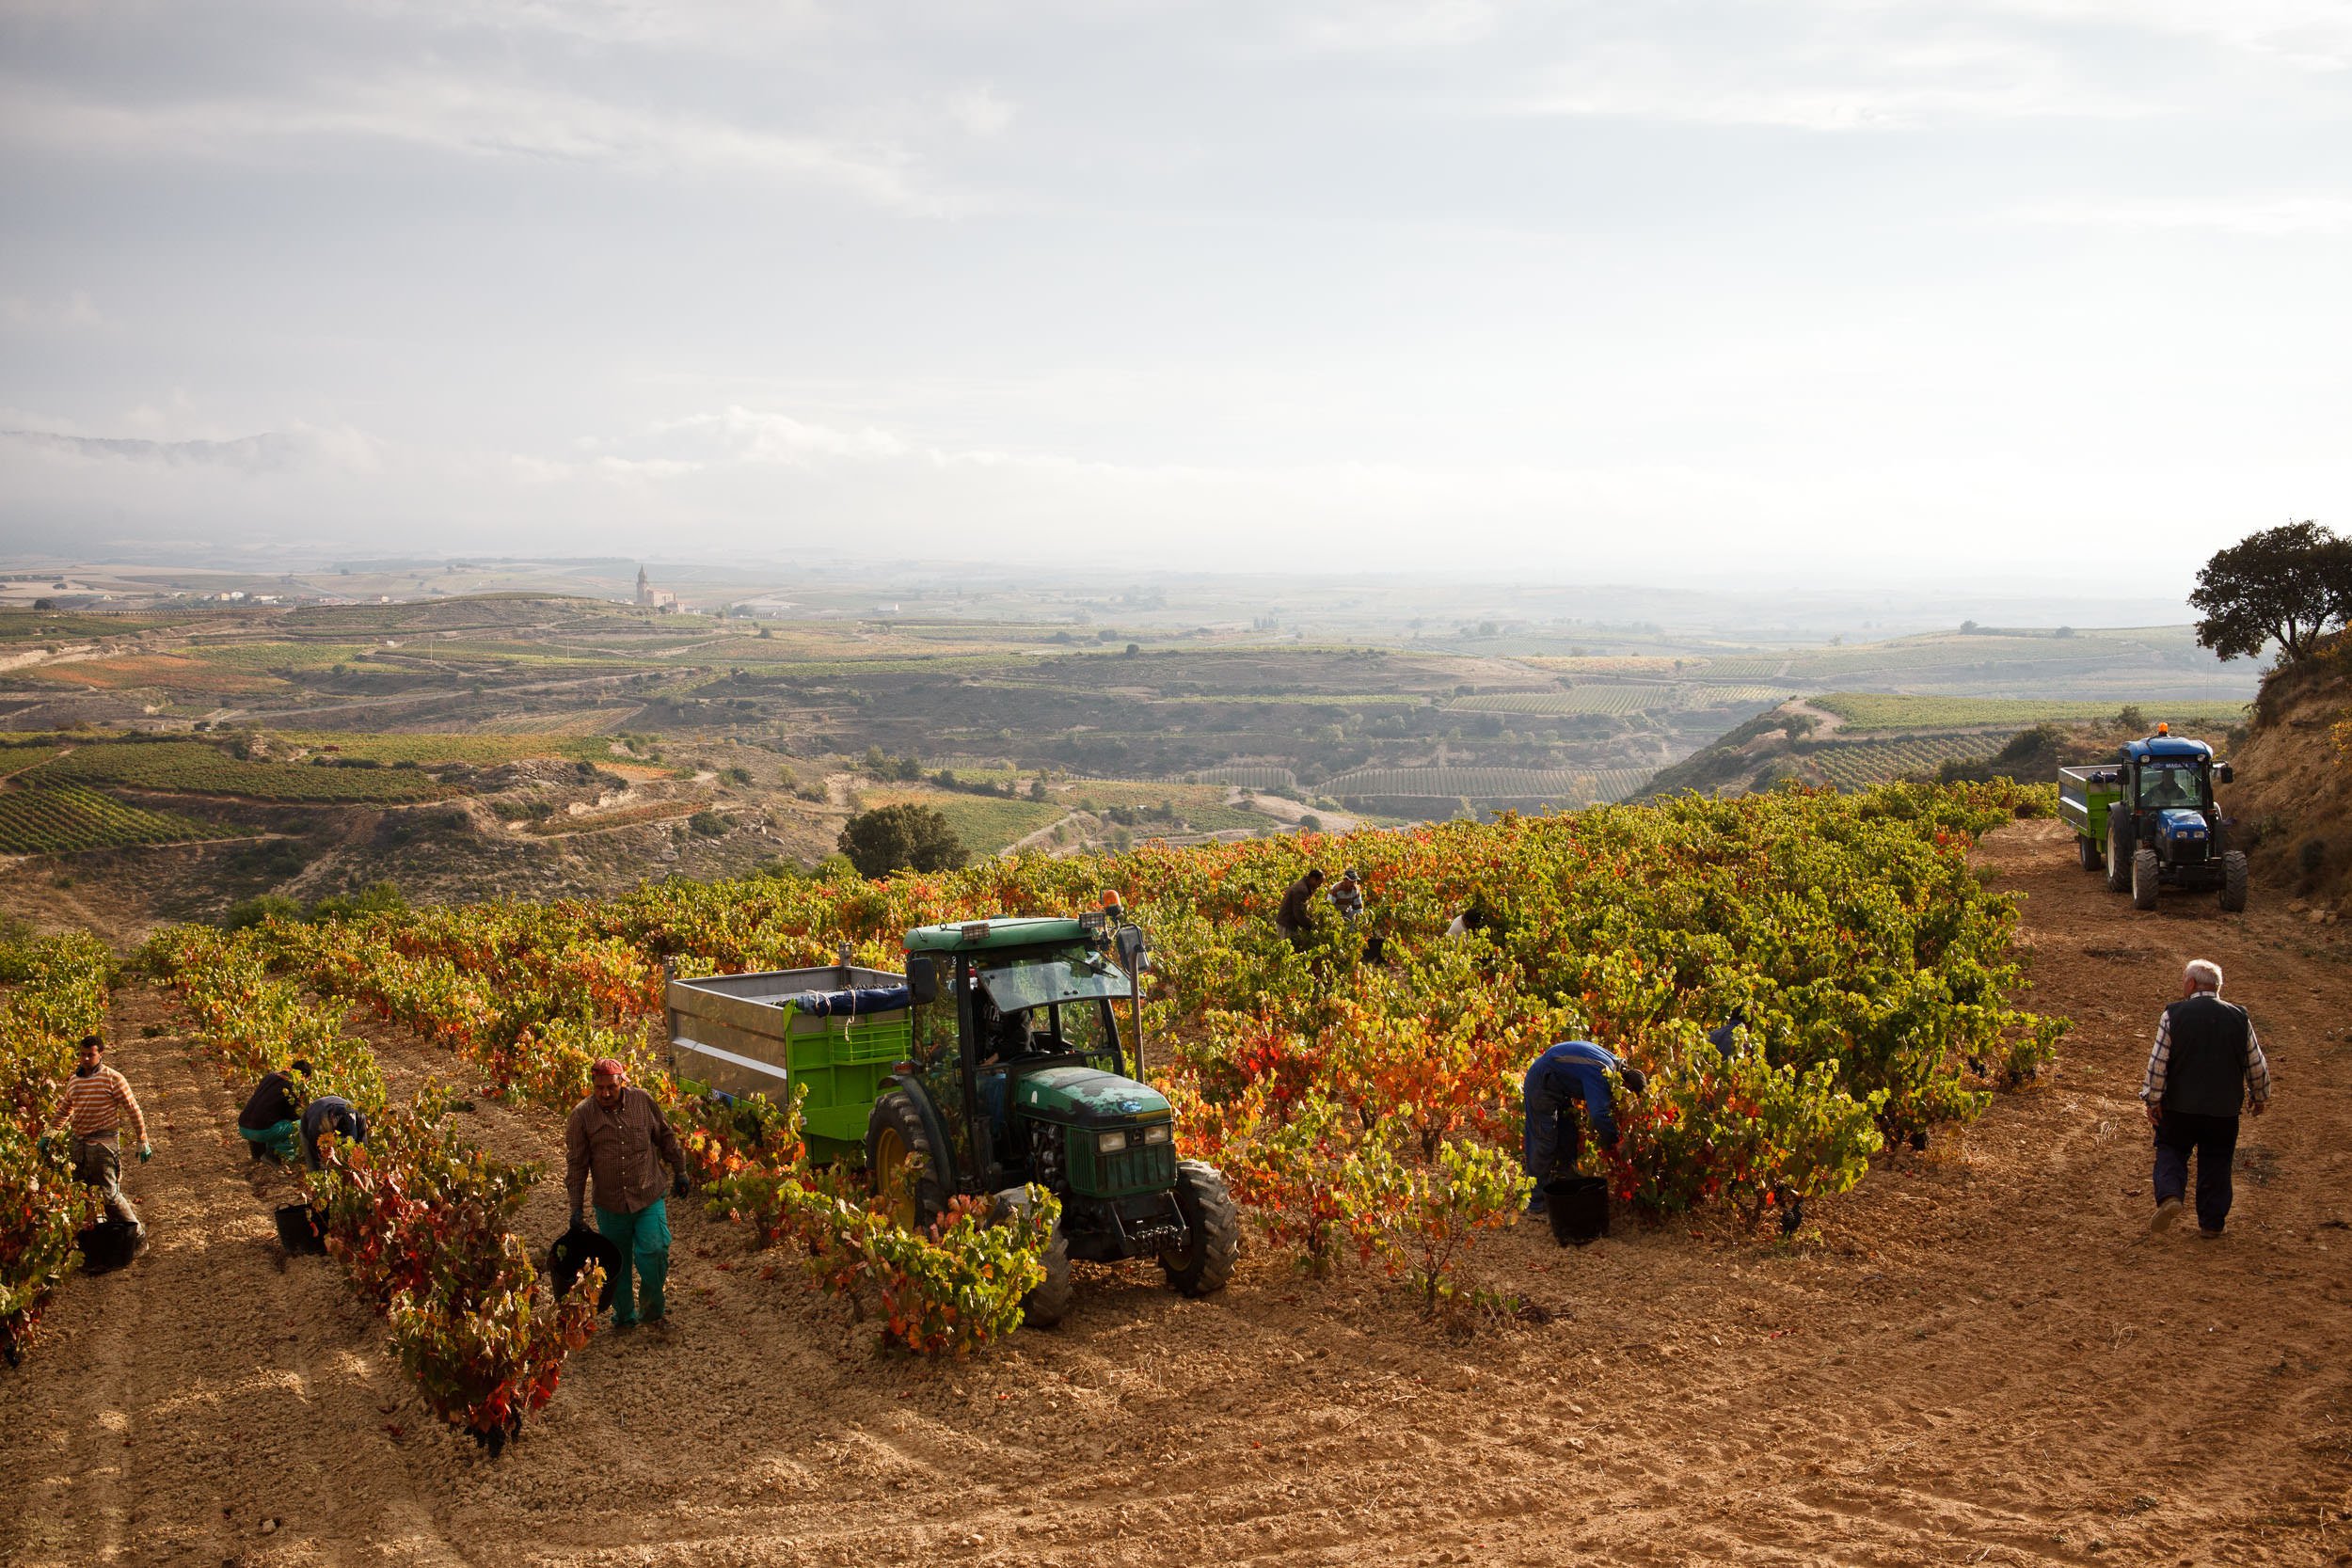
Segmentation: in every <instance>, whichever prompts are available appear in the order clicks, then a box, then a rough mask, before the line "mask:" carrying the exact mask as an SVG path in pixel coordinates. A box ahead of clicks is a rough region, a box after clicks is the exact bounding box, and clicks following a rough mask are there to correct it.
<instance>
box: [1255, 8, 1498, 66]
mask: <svg viewBox="0 0 2352 1568" xmlns="http://www.w3.org/2000/svg"><path fill="white" fill-rule="evenodd" d="M1499 19H1500V18H1499V13H1498V11H1497V9H1496V8H1495V6H1494V5H1493V4H1492V0H1375V3H1373V4H1369V5H1366V4H1356V5H1349V6H1343V7H1339V8H1331V9H1326V10H1322V11H1318V12H1317V13H1316V14H1314V15H1312V16H1309V17H1306V18H1304V19H1302V20H1301V21H1299V22H1297V23H1296V24H1295V36H1296V38H1297V40H1298V41H1299V42H1301V43H1303V44H1305V45H1306V46H1307V47H1308V48H1310V49H1315V50H1327V51H1331V52H1334V53H1338V52H1346V51H1358V50H1361V51H1385V50H1414V49H1445V48H1455V47H1459V46H1461V45H1464V44H1470V43H1477V42H1481V41H1483V40H1486V39H1487V38H1489V37H1491V36H1492V35H1493V33H1494V31H1495V27H1496V24H1497V22H1498V21H1499Z"/></svg>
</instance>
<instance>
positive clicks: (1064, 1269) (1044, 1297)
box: [1021, 1225, 1073, 1328]
mask: <svg viewBox="0 0 2352 1568" xmlns="http://www.w3.org/2000/svg"><path fill="white" fill-rule="evenodd" d="M1038 1261H1039V1262H1041V1263H1042V1264H1044V1265H1045V1277H1044V1278H1043V1279H1042V1280H1041V1281H1039V1283H1038V1285H1037V1288H1036V1289H1034V1290H1032V1291H1030V1292H1029V1293H1028V1294H1027V1295H1025V1296H1023V1297H1022V1298H1021V1321H1022V1322H1023V1323H1027V1324H1028V1325H1029V1326H1030V1327H1032V1328H1051V1327H1053V1326H1054V1325H1055V1324H1056V1323H1059V1322H1061V1321H1062V1319H1063V1318H1064V1317H1066V1316H1068V1315H1069V1312H1070V1303H1071V1298H1072V1294H1073V1291H1072V1288H1071V1284H1070V1238H1069V1236H1068V1235H1066V1234H1064V1232H1063V1230H1062V1227H1060V1226H1059V1225H1056V1226H1055V1227H1054V1239H1053V1240H1052V1241H1051V1242H1049V1243H1046V1246H1045V1250H1044V1251H1043V1252H1041V1253H1040V1254H1038Z"/></svg>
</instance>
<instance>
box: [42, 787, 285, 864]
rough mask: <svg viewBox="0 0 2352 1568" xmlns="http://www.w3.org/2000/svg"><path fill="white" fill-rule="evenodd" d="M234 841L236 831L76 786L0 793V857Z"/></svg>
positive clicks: (237, 833)
mask: <svg viewBox="0 0 2352 1568" xmlns="http://www.w3.org/2000/svg"><path fill="white" fill-rule="evenodd" d="M239 836H242V835H241V834H240V833H239V832H237V831H236V830H235V829H231V828H223V827H219V826H217V825H215V824H214V823H210V822H199V821H196V820H194V819H192V818H189V817H185V816H177V815H174V814H172V813H169V812H160V811H145V810H142V809H141V808H139V807H137V806H132V805H125V804H124V803H123V802H122V801H120V800H116V799H114V798H113V797H112V796H110V795H102V794H100V793H99V792H98V791H97V790H94V789H87V788H84V787H83V786H82V785H80V784H48V785H44V786H42V787H40V788H37V789H8V790H0V855H48V854H68V853H72V852H73V851H75V850H81V849H110V848H116V847H120V846H123V845H128V844H173V843H181V842H184V841H187V840H190V839H213V838H236V837H239Z"/></svg>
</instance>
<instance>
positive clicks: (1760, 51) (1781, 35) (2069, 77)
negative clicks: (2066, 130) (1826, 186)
mask: <svg viewBox="0 0 2352 1568" xmlns="http://www.w3.org/2000/svg"><path fill="white" fill-rule="evenodd" d="M1828 9H1835V8H1828ZM1808 16H1809V17H1810V19H1811V22H1812V25H1806V24H1805V21H1806V19H1807V17H1808ZM1788 17H1789V19H1790V20H1791V22H1792V23H1794V24H1792V25H1788V26H1786V27H1784V28H1781V29H1779V30H1776V31H1775V32H1774V33H1773V34H1772V35H1769V36H1766V37H1762V38H1744V39H1743V38H1738V37H1736V36H1735V37H1732V38H1726V39H1725V40H1723V41H1722V42H1721V44H1719V45H1718V46H1716V47H1711V48H1710V47H1705V46H1701V47H1688V46H1685V45H1684V44H1683V43H1682V41H1681V40H1675V39H1671V38H1663V37H1661V36H1659V35H1657V34H1655V33H1649V34H1644V35H1641V36H1628V37H1601V38H1593V39H1588V40H1579V41H1578V42H1577V43H1576V44H1574V45H1573V46H1571V47H1570V48H1569V49H1568V50H1567V51H1566V52H1565V54H1566V57H1565V59H1564V60H1563V61H1562V62H1561V63H1560V64H1558V65H1556V66H1554V67H1552V68H1551V69H1550V70H1549V71H1548V72H1547V73H1546V78H1545V81H1544V85H1543V86H1542V87H1539V88H1538V89H1536V90H1535V91H1534V92H1532V93H1529V94H1526V95H1522V96H1521V97H1519V98H1518V99H1517V100H1516V101H1515V106H1516V107H1517V108H1518V109H1519V110H1520V111H1521V112H1523V113H1531V114H1543V115H1573V116H1587V117H1609V118H1618V119H1657V120H1668V121H1682V122H1687V123H1692V124H1703V125H1756V126H1775V127H1784V128H1788V129H1792V130H1805V131H1872V130H1908V129H1912V128H1915V127H1919V126H1924V125H1930V124H1937V123H1944V122H1948V121H1954V120H1988V119H1991V120H1999V119H2122V118H2128V117H2132V116H2137V115H2141V114H2146V113H2149V112H2152V110H2153V105H2152V104H2150V103H2145V102H2143V101H2141V100H2140V99H2138V98H2137V96H2135V95H2134V94H2132V93H2130V92H2128V91H2124V90H2121V89H2117V88H2112V87H2106V86H2105V85H2104V84H2102V83H2099V82H2097V81H2095V80H2092V79H2090V78H2089V77H2087V76H2086V75H2085V74H2084V72H2083V71H2082V70H2081V69H2080V67H2079V66H2078V64H2077V63H2076V62H2075V61H2074V60H2073V59H2071V58H2070V57H2069V56H2068V55H2066V54H2065V53H2064V52H2062V51H2060V50H2059V49H2058V48H2056V47H2054V46H2052V45H2049V44H2047V43H2044V42H2042V41H2041V40H2034V39H2031V38H2025V37H2018V36H2015V35H2014V34H2013V33H2004V32H1997V31H1987V30H1984V29H1981V28H1976V27H1963V26H1953V25H1949V24H1919V23H1915V22H1913V21H1911V20H1909V19H1907V18H1903V17H1894V18H1886V19H1883V21H1879V22H1866V21H1864V20H1862V19H1858V18H1854V17H1851V16H1849V17H1846V18H1842V19H1841V18H1836V17H1831V16H1829V15H1827V14H1826V11H1825V8H1820V7H1816V8H1812V9H1811V10H1810V11H1809V12H1808V11H1807V10H1806V9H1805V8H1797V9H1794V10H1792V11H1791V12H1789V13H1788Z"/></svg>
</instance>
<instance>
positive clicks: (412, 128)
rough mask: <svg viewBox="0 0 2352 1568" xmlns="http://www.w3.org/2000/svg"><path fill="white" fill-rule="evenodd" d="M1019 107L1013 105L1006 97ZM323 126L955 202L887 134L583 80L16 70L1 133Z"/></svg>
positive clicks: (223, 137) (199, 136) (132, 134)
mask: <svg viewBox="0 0 2352 1568" xmlns="http://www.w3.org/2000/svg"><path fill="white" fill-rule="evenodd" d="M1005 112H1006V113H1007V114H1009V109H1008V110H1006V111H1005ZM322 138H361V139H372V140H377V141H384V142H390V143H395V144H398V145H403V146H407V147H415V148H423V149H427V150H434V151H439V152H445V153H451V154H455V155H459V156H464V157H475V158H495V159H532V160H541V161H548V162H562V163H577V164H589V165H599V166H609V167H613V168H618V169H622V170H626V171H629V172H634V173H639V174H651V175H662V174H675V173H680V172H692V173H717V174H749V175H754V176H760V177H768V178H778V179H784V180H789V181H794V182H803V183H808V184H814V185H819V186H824V187H828V188H831V189H833V190H836V191H839V192H841V193H842V194H844V195H847V196H850V197H852V198H857V199H859V200H863V201H866V202H867V203H870V204H872V205H874V206H878V207H886V208H893V209H897V210H899V211H905V212H915V213H925V214H945V213H948V212H952V211H956V210H959V209H960V208H961V205H962V203H961V202H959V201H958V200H956V199H954V198H950V197H949V196H948V195H946V194H945V193H943V192H939V191H935V190H930V189H927V188H925V187H924V186H923V185H922V184H921V183H920V182H918V181H917V180H916V178H915V177H914V172H913V167H912V165H913V160H912V159H911V158H910V157H909V156H908V154H906V153H905V152H904V151H902V150H899V149H898V148H897V147H895V146H892V145H889V144H887V143H879V142H877V143H857V142H850V141H846V140H839V139H833V138H828V137H825V136H820V135H803V134H798V133H793V132H787V131H782V130H776V129H771V128H768V127H764V126H755V125H749V124H744V123H739V122H737V121H734V120H729V119H719V118H713V117H710V116H707V115H699V114H693V113H689V112H675V111H667V110H662V109H655V108H640V107H636V106H632V105H628V104H623V103H613V102H611V101H609V100H607V99H603V98H598V97H595V96H591V95H588V94H584V93H578V92H570V91H563V90H555V89H548V88H542V87H532V86H530V85H527V84H519V83H512V82H503V81H494V80H489V79H477V78H470V77H464V76H454V75H428V74H416V73H411V74H404V75H395V76H386V77H381V78H376V79H373V80H354V79H345V80H342V81H334V82H319V83H315V84H312V85H311V86H310V87H309V88H308V89H307V90H305V91H304V92H303V93H302V94H301V95H299V96H296V97H293V98H289V99H282V100H281V99H272V98H267V97H238V98H210V99H189V100H182V101H179V102H176V103H175V102H164V101H149V100H142V101H139V102H136V103H108V102H103V101H100V100H97V99H92V98H69V97H64V96H61V95H59V94H58V93H56V92H54V91H51V90H47V89H44V88H41V87H37V86H36V85H34V84H32V83H29V82H26V81H24V80H23V79H21V78H20V79H18V80H16V81H14V82H11V83H8V84H7V86H6V88H5V90H0V140H5V141H7V142H9V143H14V144H17V145H20V146H33V147H38V148H41V149H43V150H49V151H53V152H55V151H74V152H91V151H96V152H103V153H111V154H114V155H117V156H128V157H151V156H156V155H187V154H197V155H208V156H213V157H220V158H226V157H234V156H241V155H247V154H251V153H253V152H256V151H258V150H264V149H278V150H294V152H295V153H296V155H297V156H302V157H310V156H314V155H315V154H316V151H317V144H318V142H319V141H320V140H321V139H322Z"/></svg>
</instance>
